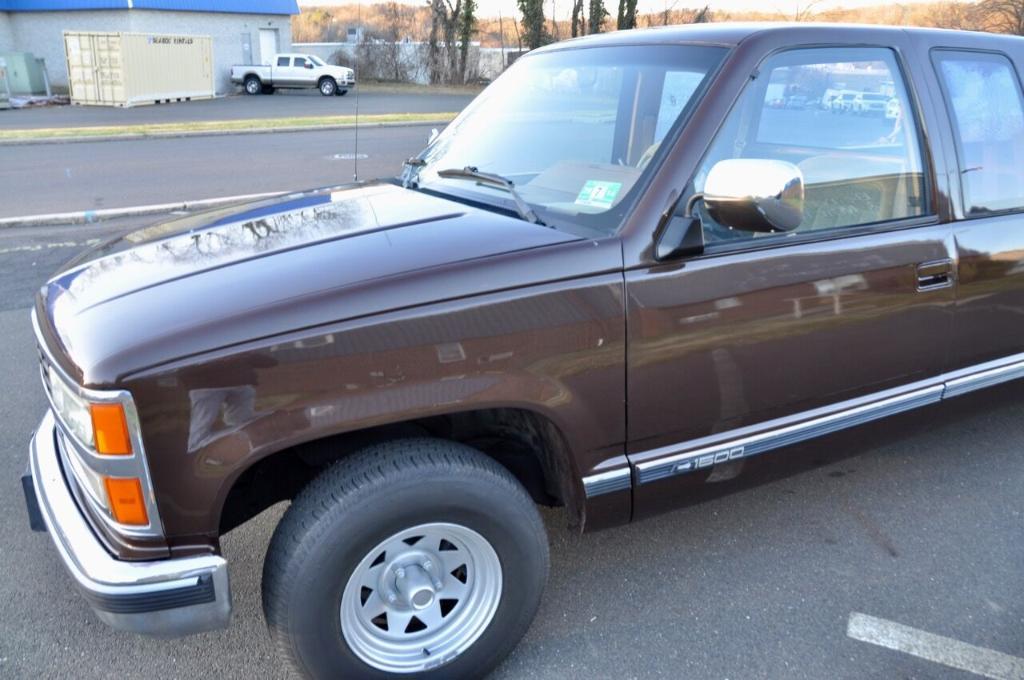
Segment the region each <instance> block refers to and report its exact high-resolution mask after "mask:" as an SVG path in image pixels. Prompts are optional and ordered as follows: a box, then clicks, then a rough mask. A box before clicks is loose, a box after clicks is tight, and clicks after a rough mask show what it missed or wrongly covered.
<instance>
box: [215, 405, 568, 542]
mask: <svg viewBox="0 0 1024 680" xmlns="http://www.w3.org/2000/svg"><path fill="white" fill-rule="evenodd" d="M422 436H430V437H437V438H439V439H448V440H451V441H457V442H461V443H463V444H467V445H468V446H472V447H473V448H476V449H478V450H480V451H482V452H483V453H484V454H486V455H488V456H490V457H491V458H493V459H495V460H496V461H498V462H499V463H501V464H502V465H503V466H504V467H505V468H506V469H508V470H509V472H511V473H512V474H513V475H514V476H515V477H516V479H518V480H519V482H520V483H521V484H522V485H523V486H524V487H525V488H526V490H527V491H528V492H529V493H530V495H531V496H532V497H533V499H534V501H535V502H537V503H539V504H541V505H548V506H561V505H566V506H569V508H570V522H571V523H573V524H576V523H578V522H579V520H580V516H581V513H582V508H581V507H579V505H578V503H577V502H575V501H576V499H575V494H574V488H575V487H574V484H573V473H572V468H571V466H570V462H569V460H570V459H569V447H568V445H567V443H566V441H565V438H564V437H563V436H562V434H561V432H560V431H559V429H558V428H557V426H556V425H555V424H554V423H552V422H551V421H550V420H549V419H548V418H546V417H544V416H542V415H539V414H537V413H535V412H533V411H528V410H525V409H505V408H499V409H483V410H477V411H464V412H460V413H452V414H448V415H443V416H432V417H430V418H423V419H419V420H410V421H405V422H401V423H395V424H392V425H385V426H382V427H375V428H370V429H367V430H358V431H355V432H347V433H344V434H340V435H335V436H332V437H326V438H324V439H318V440H314V441H310V442H306V443H303V444H300V445H298V446H295V447H291V448H288V449H284V450H281V451H278V452H276V453H273V454H271V455H269V456H267V457H266V458H262V459H260V460H259V461H257V462H256V463H254V464H253V465H252V466H250V467H249V468H248V469H246V470H245V472H243V473H242V474H241V475H240V476H239V477H238V479H237V480H235V482H234V484H233V485H232V487H231V489H230V491H229V492H228V495H227V498H226V500H225V502H224V507H223V508H222V510H221V519H220V533H221V534H225V533H227V532H228V531H230V530H231V529H233V528H235V527H237V526H238V525H240V524H242V523H243V522H245V521H247V520H248V519H250V518H252V517H254V516H256V515H257V514H259V513H260V512H262V511H263V510H265V509H267V508H268V507H270V506H271V505H273V504H275V503H278V502H280V501H284V500H290V499H292V498H294V497H295V495H296V494H298V492H299V491H300V490H301V489H302V488H303V487H304V486H305V485H306V484H307V483H309V481H310V480H312V479H313V477H315V476H316V475H317V474H318V473H319V472H320V471H321V470H323V469H324V468H325V467H327V466H328V465H330V464H331V463H333V462H334V461H336V460H339V459H341V458H344V457H345V456H347V455H351V454H353V453H355V452H357V451H359V450H361V449H364V448H366V447H367V446H370V445H371V444H377V443H380V442H383V441H391V440H395V439H401V438H408V437H422Z"/></svg>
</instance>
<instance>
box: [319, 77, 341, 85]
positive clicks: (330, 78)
mask: <svg viewBox="0 0 1024 680" xmlns="http://www.w3.org/2000/svg"><path fill="white" fill-rule="evenodd" d="M325 80H333V81H334V84H335V85H337V84H338V80H337V78H335V77H334V76H330V75H322V76H320V79H319V80H317V81H316V84H317V85H319V84H320V83H322V82H324V81H325Z"/></svg>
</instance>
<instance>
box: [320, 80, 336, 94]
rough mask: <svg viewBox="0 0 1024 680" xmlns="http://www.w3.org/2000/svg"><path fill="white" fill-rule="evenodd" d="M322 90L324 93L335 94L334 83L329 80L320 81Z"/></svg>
mask: <svg viewBox="0 0 1024 680" xmlns="http://www.w3.org/2000/svg"><path fill="white" fill-rule="evenodd" d="M320 92H322V93H323V94H334V84H333V83H331V81H329V80H325V81H324V82H322V83H320Z"/></svg>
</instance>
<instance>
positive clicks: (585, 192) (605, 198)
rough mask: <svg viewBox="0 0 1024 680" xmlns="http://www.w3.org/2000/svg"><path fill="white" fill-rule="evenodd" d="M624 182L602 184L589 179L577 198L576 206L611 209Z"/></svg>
mask: <svg viewBox="0 0 1024 680" xmlns="http://www.w3.org/2000/svg"><path fill="white" fill-rule="evenodd" d="M621 188H622V182H602V181H600V180H596V179H588V180H587V183H586V184H584V185H583V188H582V189H580V195H579V196H577V197H576V205H586V206H590V207H591V208H610V207H612V203H614V202H615V198H616V197H617V196H618V195H619V190H620V189H621Z"/></svg>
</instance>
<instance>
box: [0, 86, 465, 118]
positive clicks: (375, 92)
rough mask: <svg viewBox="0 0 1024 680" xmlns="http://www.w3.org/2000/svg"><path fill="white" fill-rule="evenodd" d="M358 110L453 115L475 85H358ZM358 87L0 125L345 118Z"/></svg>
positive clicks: (26, 113) (71, 112)
mask: <svg viewBox="0 0 1024 680" xmlns="http://www.w3.org/2000/svg"><path fill="white" fill-rule="evenodd" d="M357 87H358V88H360V89H359V97H358V101H359V112H360V113H361V114H382V113H451V112H455V111H461V110H462V109H463V108H465V106H466V104H468V103H469V102H470V101H472V99H473V97H474V96H476V93H477V91H478V90H476V89H474V88H458V89H442V90H441V92H440V93H437V94H435V93H432V92H427V91H423V90H422V88H414V87H397V86H394V87H387V86H379V85H360V86H357ZM355 95H356V91H355V90H352V91H351V92H349V93H348V94H347V95H345V96H344V97H323V96H321V95H320V93H319V92H318V91H316V90H280V91H278V92H275V93H274V94H273V95H259V96H255V97H249V96H245V95H230V96H227V97H218V98H216V99H206V100H197V101H193V102H175V103H171V104H159V105H153V106H136V107H133V108H128V109H125V108H116V107H104V106H48V107H42V108H27V109H16V110H8V111H0V125H2V126H4V127H11V128H60V127H79V126H92V125H146V124H155V123H180V122H186V121H188V122H191V121H224V120H243V119H251V118H293V117H301V116H345V115H352V114H354V113H355V110H356V96H355Z"/></svg>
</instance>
